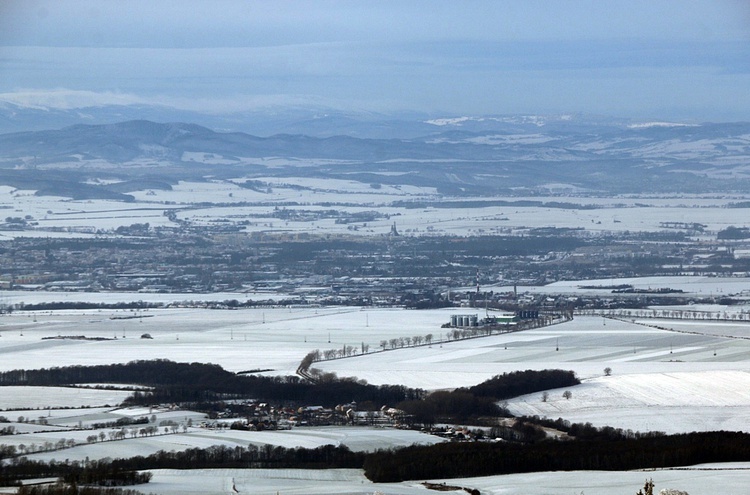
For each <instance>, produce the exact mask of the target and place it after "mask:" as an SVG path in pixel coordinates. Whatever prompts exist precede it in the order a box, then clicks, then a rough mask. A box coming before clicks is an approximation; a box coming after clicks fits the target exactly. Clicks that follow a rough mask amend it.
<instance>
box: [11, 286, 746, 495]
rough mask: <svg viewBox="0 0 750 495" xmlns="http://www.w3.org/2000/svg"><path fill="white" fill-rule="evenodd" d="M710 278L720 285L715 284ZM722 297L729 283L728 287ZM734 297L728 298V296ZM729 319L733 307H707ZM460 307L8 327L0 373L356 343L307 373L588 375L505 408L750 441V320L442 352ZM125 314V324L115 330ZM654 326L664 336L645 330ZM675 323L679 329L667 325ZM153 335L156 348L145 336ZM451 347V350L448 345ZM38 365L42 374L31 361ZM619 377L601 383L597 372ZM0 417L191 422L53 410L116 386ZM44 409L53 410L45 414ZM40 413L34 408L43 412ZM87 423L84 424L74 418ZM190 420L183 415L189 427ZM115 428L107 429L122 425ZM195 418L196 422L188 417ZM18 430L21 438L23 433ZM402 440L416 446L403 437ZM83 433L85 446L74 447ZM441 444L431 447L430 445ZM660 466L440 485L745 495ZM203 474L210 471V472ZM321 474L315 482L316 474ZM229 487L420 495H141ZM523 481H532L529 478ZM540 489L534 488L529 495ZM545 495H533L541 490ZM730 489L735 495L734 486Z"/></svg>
mask: <svg viewBox="0 0 750 495" xmlns="http://www.w3.org/2000/svg"><path fill="white" fill-rule="evenodd" d="M713 282H714V283H715V282H717V281H715V280H714V281H713ZM721 288H722V289H726V290H729V289H727V286H722V287H721ZM731 290H735V288H731ZM711 309H712V310H714V311H723V310H726V308H720V307H717V308H711ZM467 312H471V311H467V310H466V308H463V309H442V310H427V311H411V310H403V309H376V308H367V309H361V308H349V307H347V308H317V309H316V308H276V309H269V308H264V309H242V310H207V309H195V308H170V309H160V310H149V311H144V312H142V313H140V315H142V316H143V317H140V318H130V319H120V318H121V317H122V316H133V312H131V311H114V310H101V311H91V310H89V311H59V312H36V313H35V314H25V313H21V312H16V313H13V314H11V315H3V316H2V317H0V370H10V369H14V368H31V367H51V366H65V365H70V364H104V363H111V362H127V361H130V360H134V359H155V358H167V359H172V360H175V361H182V362H186V361H187V362H192V361H202V362H213V363H217V364H220V365H221V366H223V367H225V368H226V369H229V370H231V371H241V370H249V369H268V370H272V371H269V372H267V373H271V374H291V373H294V370H295V369H296V367H297V365H298V364H299V362H300V360H301V359H302V357H303V356H304V355H305V354H306V353H307V352H309V351H311V350H313V349H320V350H326V349H333V348H341V347H342V346H344V345H351V346H354V347H355V348H357V350H358V353H361V349H362V344H365V346H369V349H368V352H367V353H365V354H364V355H357V356H354V357H349V358H345V359H339V360H333V361H325V362H318V363H315V364H314V367H318V368H320V369H322V370H325V371H334V372H336V373H338V374H339V375H340V376H357V377H359V378H361V379H366V380H367V381H369V382H371V383H376V384H379V383H402V384H405V385H408V386H412V387H421V388H425V389H441V388H453V387H457V386H469V385H473V384H476V383H479V382H481V381H483V380H485V379H487V378H490V377H491V376H493V375H496V374H500V373H503V372H508V371H514V370H523V369H546V368H562V369H571V370H574V371H576V373H577V374H578V375H579V377H581V378H582V379H583V383H582V384H581V385H579V386H577V387H571V388H570V389H569V390H570V391H571V392H572V397H571V398H570V399H564V398H563V397H562V392H563V391H562V390H558V391H551V392H550V396H549V400H548V401H547V402H542V400H541V394H532V395H530V396H526V397H521V398H518V399H515V400H513V401H510V403H509V407H510V408H511V410H512V411H514V412H516V413H518V414H539V415H546V416H550V417H552V418H557V417H563V418H565V419H568V420H571V421H576V422H578V421H584V422H585V421H588V422H591V423H592V424H595V425H610V426H614V427H620V428H624V429H632V430H637V431H647V430H660V431H667V432H680V431H694V430H695V431H705V430H717V429H725V430H742V431H750V430H749V429H748V427H747V425H748V424H750V421H748V420H750V392H748V390H750V340H748V339H747V338H746V337H747V336H748V335H749V334H750V332H749V329H750V325H749V324H747V323H743V322H740V321H732V322H722V321H708V320H706V321H699V322H694V321H672V320H649V319H636V321H630V320H628V321H620V320H612V319H604V318H601V317H595V316H578V317H576V318H575V319H574V320H573V321H570V322H567V323H562V324H558V325H553V326H550V327H546V328H540V329H535V330H527V331H523V332H516V333H508V334H501V335H492V336H488V337H482V338H475V339H469V340H460V341H450V342H448V341H444V340H445V335H446V333H447V329H442V328H441V325H442V324H443V323H446V322H448V321H449V320H450V315H451V314H452V313H462V314H463V313H467ZM113 318H117V319H113ZM651 324H658V325H659V326H661V327H663V328H666V329H662V328H654V327H652V326H647V325H651ZM670 328H674V330H676V331H671V330H669V329H670ZM144 333H149V334H150V335H151V336H152V337H153V338H152V339H141V338H140V336H141V335H142V334H144ZM428 333H429V334H432V335H433V343H432V345H429V346H428V345H423V346H419V347H409V348H401V349H393V350H387V351H385V352H374V351H376V350H379V349H380V342H381V341H383V340H386V341H387V340H390V339H391V338H397V337H413V336H424V335H426V334H428ZM75 335H84V336H87V337H107V338H110V339H111V340H105V341H88V340H65V339H47V340H42V338H43V337H56V336H59V337H65V336H75ZM441 341H442V342H441ZM30 363H33V364H30ZM606 367H610V368H611V369H612V376H604V368H606ZM0 392H2V393H0V408H2V409H8V408H19V407H20V408H23V410H14V411H0V415H5V416H7V417H8V418H9V419H11V421H15V420H16V418H17V417H18V416H26V417H30V418H37V417H46V418H47V422H49V423H50V425H52V424H57V425H60V426H59V427H58V429H60V430H62V431H58V432H50V431H49V428H50V427H47V426H43V425H36V426H30V425H28V424H26V423H23V424H19V423H14V424H16V425H18V426H19V427H20V426H21V425H24V426H23V427H24V428H25V430H24V431H25V432H26V433H25V434H24V435H15V436H13V437H5V438H3V442H5V443H7V442H8V441H11V440H12V441H13V442H21V443H24V444H26V445H30V444H31V443H35V444H37V445H41V444H44V443H45V442H51V443H53V444H54V443H56V442H57V441H59V440H60V439H64V438H65V439H71V438H74V439H76V440H77V441H78V442H79V443H86V437H87V436H88V435H90V434H91V432H90V430H81V431H74V428H75V427H76V426H78V424H79V423H80V424H82V425H85V424H90V423H92V422H96V421H112V420H114V419H116V417H118V415H120V416H121V415H125V414H129V415H131V416H132V415H135V414H139V413H143V414H146V415H150V414H152V413H153V414H158V415H159V421H161V420H166V419H169V418H172V419H173V420H174V421H177V422H185V421H186V419H185V417H187V416H189V415H190V413H186V412H184V411H173V412H168V411H149V410H148V409H144V410H143V411H125V410H113V409H112V407H110V408H93V407H92V408H90V409H87V410H83V409H78V410H63V409H55V407H61V406H79V405H86V406H103V405H104V404H110V406H114V404H113V402H115V401H116V400H117V398H118V397H121V396H122V395H121V394H124V393H125V392H123V391H99V390H81V389H54V390H52V389H46V390H41V391H34V392H35V393H39V394H40V395H39V396H38V397H36V398H35V397H33V396H32V395H30V394H29V393H28V391H26V390H22V389H21V388H19V389H0ZM47 407H51V409H45V408H47ZM35 408H41V409H35ZM81 414H85V415H84V416H80V415H81ZM186 415H187V416H186ZM113 418H114V419H113ZM198 419H200V417H199V416H196V417H194V421H197V420H198ZM19 431H20V430H19ZM408 435H414V437H410V436H408ZM79 437H80V438H79ZM413 441H434V440H433V439H431V437H427V436H425V435H421V434H418V433H413V432H411V433H405V432H401V431H395V430H376V429H367V428H346V429H342V430H336V429H302V428H297V429H295V430H293V431H291V432H257V433H255V432H221V433H219V432H217V431H210V430H202V429H198V428H190V429H189V431H187V432H185V433H183V432H181V431H180V432H178V433H176V434H169V435H158V436H153V437H136V438H126V439H124V440H118V441H113V442H110V441H107V442H96V443H90V444H86V445H79V446H77V447H73V448H70V449H65V450H60V451H52V452H47V453H40V454H34V455H35V456H38V457H40V458H45V459H47V458H55V459H58V460H59V459H65V458H70V459H83V458H85V457H86V456H89V458H96V457H99V456H110V457H111V456H113V455H135V454H147V453H151V452H155V451H157V450H160V449H165V450H172V449H181V448H189V447H192V446H209V445H212V444H223V445H247V444H249V443H258V444H260V443H269V444H273V445H284V446H295V445H301V446H317V445H323V444H326V443H334V444H345V445H349V446H350V447H351V448H354V449H363V450H367V449H371V448H378V447H381V446H382V447H387V446H397V445H406V444H408V443H411V442H413ZM435 441H436V439H435ZM723 467H726V468H728V470H722V471H718V470H713V469H712V470H690V471H676V470H675V471H656V472H648V473H642V472H633V473H539V474H533V475H514V476H503V477H491V478H481V479H472V480H453V481H449V480H448V481H447V482H448V483H449V484H461V485H462V486H471V487H474V488H478V489H480V490H481V492H482V493H493V494H505V493H508V494H510V493H520V492H521V491H523V493H530V494H532V495H533V494H540V495H541V494H549V493H575V494H579V493H581V492H584V493H597V494H605V495H607V494H613V495H614V494H615V493H618V494H619V493H631V492H632V493H634V492H635V491H637V489H638V488H639V487H640V486H642V484H643V481H644V480H645V479H646V478H650V477H653V478H654V480H655V482H656V483H657V488H662V487H674V488H679V489H682V490H686V491H688V492H689V493H710V491H706V490H707V489H708V488H707V487H710V486H712V483H719V482H720V483H721V486H722V487H723V489H724V492H725V493H738V494H739V493H746V492H745V491H742V490H740V488H739V487H746V486H750V474H747V473H750V471H746V470H738V469H734V468H733V467H732V466H729V467H727V466H723ZM209 473H210V475H209ZM321 477H322V478H321ZM232 478H234V480H235V484H236V486H237V488H238V490H239V491H240V492H243V491H244V492H245V493H276V491H279V493H342V494H343V493H362V494H365V493H368V494H372V493H374V492H375V491H380V492H381V493H384V494H385V493H392V494H410V493H425V492H424V487H421V486H420V485H418V484H417V483H399V484H395V485H373V484H371V483H369V482H368V481H367V480H365V479H364V478H363V477H362V475H361V472H359V471H341V472H339V471H330V472H328V471H326V472H308V471H296V470H293V471H288V472H287V471H283V472H280V471H279V472H264V471H255V470H252V471H242V470H238V471H221V470H218V471H210V472H205V473H203V474H201V473H195V472H180V473H178V472H173V471H159V472H157V473H156V475H155V477H154V480H153V482H152V483H151V484H149V485H148V486H147V487H144V488H146V489H147V491H149V492H153V493H165V494H171V493H225V492H226V488H227V483H230V485H229V488H230V490H231V480H232ZM524 480H526V481H524ZM532 486H533V487H534V488H532ZM534 490H537V491H534ZM733 490H734V491H733Z"/></svg>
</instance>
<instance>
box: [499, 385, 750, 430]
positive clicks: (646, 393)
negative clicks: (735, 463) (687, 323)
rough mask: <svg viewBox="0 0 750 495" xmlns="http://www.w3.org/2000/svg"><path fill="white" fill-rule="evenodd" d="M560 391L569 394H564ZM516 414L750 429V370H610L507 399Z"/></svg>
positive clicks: (631, 425) (647, 426)
mask: <svg viewBox="0 0 750 495" xmlns="http://www.w3.org/2000/svg"><path fill="white" fill-rule="evenodd" d="M563 390H569V391H570V392H571V393H572V394H573V395H572V397H571V398H570V399H565V398H563V396H562V393H563ZM508 408H509V409H510V411H511V412H512V413H513V414H515V415H519V416H521V415H524V416H534V415H538V416H543V417H548V418H552V419H556V418H563V419H566V420H568V421H570V422H573V423H591V424H593V425H594V426H600V427H601V426H612V427H615V428H622V429H624V430H632V431H640V432H647V431H663V432H666V433H670V434H671V433H684V432H691V431H715V430H727V431H750V371H702V372H677V373H648V374H645V373H644V374H631V375H623V376H618V375H613V376H608V377H599V378H592V379H590V380H586V381H585V382H584V383H582V384H581V385H578V386H575V387H569V388H567V389H560V390H552V391H550V392H549V398H548V400H547V402H543V401H542V394H541V393H536V394H530V395H525V396H522V397H518V398H515V399H512V400H510V401H508Z"/></svg>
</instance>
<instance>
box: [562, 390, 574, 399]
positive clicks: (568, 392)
mask: <svg viewBox="0 0 750 495" xmlns="http://www.w3.org/2000/svg"><path fill="white" fill-rule="evenodd" d="M563 397H564V398H565V399H566V400H567V399H570V398H571V397H573V392H571V391H570V390H566V391H565V392H563Z"/></svg>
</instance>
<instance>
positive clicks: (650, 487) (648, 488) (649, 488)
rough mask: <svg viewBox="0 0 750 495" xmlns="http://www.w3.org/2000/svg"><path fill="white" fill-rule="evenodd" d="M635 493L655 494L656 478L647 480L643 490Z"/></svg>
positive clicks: (640, 494)
mask: <svg viewBox="0 0 750 495" xmlns="http://www.w3.org/2000/svg"><path fill="white" fill-rule="evenodd" d="M635 495H654V480H646V483H645V484H644V485H643V489H642V490H638V493H636V494H635Z"/></svg>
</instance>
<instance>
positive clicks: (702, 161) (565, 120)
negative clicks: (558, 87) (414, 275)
mask: <svg viewBox="0 0 750 495" xmlns="http://www.w3.org/2000/svg"><path fill="white" fill-rule="evenodd" d="M328 118H330V119H332V120H333V119H334V118H335V119H338V120H339V121H340V122H341V125H344V124H343V122H345V121H346V119H345V118H344V117H341V116H337V117H333V116H330V117H328ZM370 118H372V119H373V121H372V122H370V123H369V124H367V123H366V122H365V121H363V120H361V119H360V120H358V121H357V122H358V123H357V125H359V126H362V127H363V128H365V127H366V126H367V125H370V126H378V125H379V126H382V127H384V128H385V127H388V128H389V129H390V131H389V132H388V133H385V132H384V131H380V132H381V133H383V134H389V133H391V132H395V130H396V129H397V128H398V127H399V126H400V127H403V128H408V129H409V131H408V132H406V131H405V134H407V135H408V136H403V137H401V138H393V137H389V138H373V137H368V138H360V137H355V136H352V135H351V134H349V135H333V136H327V137H319V136H311V135H305V134H276V135H272V136H268V137H258V136H254V135H251V134H247V133H244V132H216V131H213V130H211V129H209V128H207V127H204V126H200V125H196V124H186V123H165V124H162V123H155V122H152V121H146V120H128V121H124V122H119V123H114V124H100V125H82V124H76V125H72V126H68V127H64V128H61V129H58V130H34V131H25V132H15V133H8V134H3V135H0V183H2V184H6V185H11V186H13V187H16V188H23V189H32V190H37V191H40V192H39V194H53V193H54V191H55V190H56V188H57V189H60V190H61V191H63V192H64V194H63V195H69V196H71V197H92V195H93V197H110V198H117V199H127V196H126V194H125V193H127V192H128V191H127V190H128V189H130V190H137V189H139V188H146V187H151V188H153V187H154V186H155V185H158V184H162V185H164V187H168V184H170V183H175V182H176V181H178V180H187V179H191V180H202V179H203V178H204V177H206V176H211V177H215V178H252V177H254V176H261V175H263V176H269V175H274V176H285V177H293V176H294V177H300V176H304V177H330V178H339V179H346V180H359V181H362V182H364V183H369V184H375V183H388V184H411V185H419V186H427V187H435V188H436V189H437V190H438V191H439V192H440V193H442V194H444V195H450V196H479V195H483V196H492V195H508V194H510V195H513V194H516V195H517V194H548V193H561V194H605V195H613V194H619V193H640V192H646V193H657V192H658V193H665V192H669V193H702V192H711V193H724V192H738V193H743V192H750V180H748V179H749V178H750V123H704V124H683V123H669V122H640V123H634V122H627V121H622V120H607V119H593V118H586V117H580V116H551V117H543V116H492V117H452V118H439V119H438V118H431V119H425V120H411V121H410V120H404V121H398V120H384V121H378V120H377V119H375V118H374V117H373V116H370ZM399 122H400V123H399ZM299 126H300V127H301V128H303V127H307V126H306V125H303V124H301V123H300V124H299ZM330 128H333V127H332V126H329V129H330ZM420 130H421V131H422V132H421V133H419V132H418V131H420ZM39 169H44V170H46V171H47V172H46V173H45V174H43V176H41V177H40V174H38V173H37V171H38V170H39ZM105 177H106V178H108V180H107V181H106V182H107V183H108V185H93V182H95V181H92V178H105ZM75 191H78V192H77V193H76V192H75ZM58 192H59V191H58Z"/></svg>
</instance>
